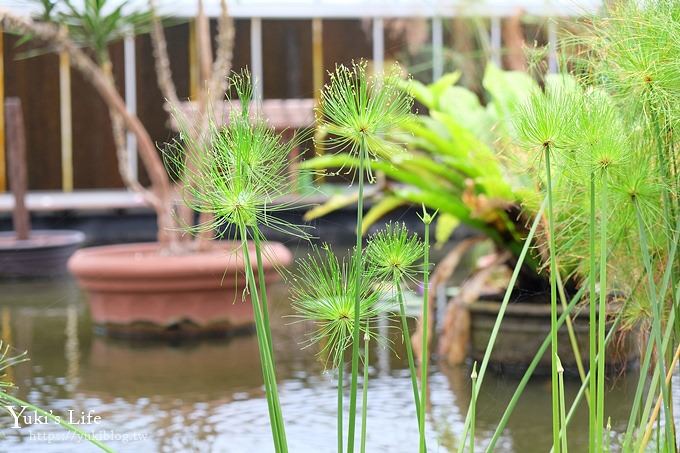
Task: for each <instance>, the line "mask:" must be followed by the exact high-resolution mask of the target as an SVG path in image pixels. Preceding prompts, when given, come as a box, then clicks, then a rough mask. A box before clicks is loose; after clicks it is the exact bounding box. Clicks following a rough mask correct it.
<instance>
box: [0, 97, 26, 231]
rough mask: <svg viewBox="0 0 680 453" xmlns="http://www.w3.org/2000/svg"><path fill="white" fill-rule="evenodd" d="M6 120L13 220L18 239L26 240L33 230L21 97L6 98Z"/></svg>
mask: <svg viewBox="0 0 680 453" xmlns="http://www.w3.org/2000/svg"><path fill="white" fill-rule="evenodd" d="M5 121H6V131H7V157H8V161H9V174H10V175H12V178H11V179H10V186H11V188H12V194H13V195H14V210H13V211H12V220H13V222H14V231H15V232H16V236H17V239H18V240H20V241H21V240H26V239H28V237H29V234H30V231H31V218H30V216H29V213H28V209H26V200H25V197H26V189H27V186H28V178H27V176H26V136H25V132H24V118H23V114H22V112H21V101H20V100H19V98H8V99H6V100H5Z"/></svg>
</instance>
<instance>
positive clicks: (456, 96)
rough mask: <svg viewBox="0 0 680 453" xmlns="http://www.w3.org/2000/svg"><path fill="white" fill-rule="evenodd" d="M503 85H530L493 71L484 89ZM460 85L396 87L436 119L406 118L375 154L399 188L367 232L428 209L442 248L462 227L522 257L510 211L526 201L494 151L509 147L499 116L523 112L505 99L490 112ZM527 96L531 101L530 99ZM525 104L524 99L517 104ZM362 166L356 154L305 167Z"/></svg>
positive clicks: (386, 195) (387, 192)
mask: <svg viewBox="0 0 680 453" xmlns="http://www.w3.org/2000/svg"><path fill="white" fill-rule="evenodd" d="M490 66H491V65H490ZM504 77H507V78H509V79H512V80H514V79H517V80H520V81H524V79H523V78H522V77H521V76H520V75H518V74H517V73H511V72H504V71H500V70H498V69H496V70H494V69H488V70H487V75H486V77H485V85H487V84H488V85H489V86H491V87H495V86H499V85H502V84H504V83H506V81H505V80H503V78H504ZM527 77H528V76H527ZM458 78H459V74H457V73H452V74H447V75H445V76H443V77H442V78H441V79H440V80H438V81H436V82H435V83H433V84H430V85H424V84H422V83H420V82H417V81H413V80H399V81H398V82H395V83H396V84H397V85H398V86H399V88H400V89H401V90H402V92H403V93H407V94H408V93H410V94H412V95H413V96H414V98H415V99H416V100H417V101H418V102H420V103H422V104H423V105H425V106H426V107H427V108H428V109H429V114H428V115H418V116H407V117H406V118H405V119H404V120H402V121H399V122H398V124H396V127H395V126H393V127H391V128H390V129H389V130H386V131H385V132H387V135H386V136H385V138H386V139H387V140H389V143H390V145H389V146H386V145H384V146H380V147H379V149H380V150H381V152H379V153H375V157H376V160H375V161H374V162H372V163H371V167H372V169H373V170H378V171H381V172H383V173H384V174H385V175H386V176H388V177H389V178H390V179H392V180H394V181H395V182H396V183H397V184H396V185H388V186H387V187H385V188H384V189H383V190H381V191H379V192H378V193H376V194H374V195H373V196H372V198H373V200H374V202H375V204H374V206H373V207H372V209H370V210H369V211H368V213H367V216H366V222H365V223H364V231H366V230H367V228H368V226H370V224H371V223H372V222H374V221H376V220H378V219H379V218H380V217H381V216H382V215H385V214H387V213H388V212H389V211H390V210H391V209H390V208H392V209H394V208H396V207H398V206H402V205H404V204H417V205H420V204H421V203H422V204H425V206H427V207H428V209H431V210H439V211H440V213H441V214H442V216H441V217H440V219H441V220H440V221H441V222H442V223H443V225H442V227H441V228H440V227H438V228H437V231H438V234H437V241H438V242H444V241H446V239H447V238H448V234H451V233H452V232H453V231H454V228H452V227H451V226H452V225H455V224H456V223H462V224H466V225H468V226H472V227H474V228H476V229H479V230H481V231H482V232H485V233H487V234H488V235H489V236H491V237H492V238H494V239H495V240H496V241H497V242H499V243H501V244H505V245H508V247H509V248H510V249H511V250H513V251H515V252H516V253H518V252H519V249H520V248H521V238H520V236H519V234H518V233H517V232H516V226H515V225H514V223H513V221H512V220H511V219H510V218H509V217H508V215H507V213H506V209H507V208H508V207H509V206H512V205H515V204H518V203H519V202H520V198H519V196H518V193H516V191H515V189H514V187H513V184H511V182H510V179H509V178H507V177H506V171H505V168H504V166H503V163H502V158H501V156H500V155H499V153H498V152H497V151H496V150H495V149H494V147H495V146H496V145H495V144H496V143H497V142H498V141H503V140H505V141H507V140H508V138H507V137H506V136H505V134H504V131H505V130H506V129H507V127H506V126H503V127H499V128H497V129H494V124H496V123H497V122H498V121H499V120H498V117H499V114H498V113H497V112H508V111H514V110H515V109H516V108H517V106H516V105H514V104H513V102H512V101H511V99H513V98H512V97H509V96H507V95H505V93H506V92H505V91H503V94H504V97H503V98H502V101H500V102H499V104H498V105H495V104H494V102H495V100H494V99H492V100H491V102H490V103H489V104H488V105H487V106H486V107H483V106H482V105H481V104H480V102H479V100H478V99H477V97H476V95H475V94H474V93H472V92H470V91H468V90H466V89H464V88H462V87H459V86H454V85H453V84H454V83H456V81H457V80H458ZM529 80H530V79H529ZM534 85H535V83H534ZM517 91H518V92H520V91H521V88H518V89H517ZM527 95H528V93H524V97H526V96H527ZM521 98H522V96H521V95H520V94H519V93H518V94H516V96H515V98H514V99H517V100H519V99H521ZM357 165H358V160H356V159H354V158H352V157H351V155H350V154H349V153H341V154H336V155H334V156H319V157H316V158H314V159H311V160H308V161H305V162H304V163H303V164H302V166H303V168H307V169H315V170H319V169H324V168H356V167H357ZM383 200H389V201H386V202H383ZM322 209H323V208H322ZM318 212H323V213H326V212H327V210H326V209H323V210H322V211H321V210H320V211H318Z"/></svg>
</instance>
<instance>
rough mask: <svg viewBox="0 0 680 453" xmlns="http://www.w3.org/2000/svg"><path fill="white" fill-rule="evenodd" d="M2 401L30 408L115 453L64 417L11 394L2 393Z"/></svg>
mask: <svg viewBox="0 0 680 453" xmlns="http://www.w3.org/2000/svg"><path fill="white" fill-rule="evenodd" d="M0 401H5V402H9V403H12V404H16V405H18V406H24V407H28V408H30V409H31V410H33V411H35V412H37V413H38V414H40V415H42V416H44V417H46V418H47V419H48V420H50V421H52V422H54V423H57V424H58V425H60V426H61V427H63V428H66V429H67V430H69V431H71V432H72V433H74V434H76V435H78V436H79V437H82V438H83V439H85V440H87V441H88V442H90V443H91V444H92V445H94V446H96V447H98V448H100V449H101V450H103V451H105V452H109V453H113V452H114V450H113V448H111V447H109V446H108V445H106V444H105V443H103V442H101V441H99V440H98V439H97V438H96V437H95V436H94V435H92V434H90V433H86V432H85V431H83V430H81V429H79V428H77V427H76V426H74V425H72V424H70V423H67V422H65V421H64V419H63V417H57V416H55V415H53V414H52V413H51V412H47V411H46V410H44V409H41V408H39V407H38V406H34V405H33V404H31V403H29V402H27V401H24V400H22V399H20V398H17V397H15V396H12V395H10V394H9V393H6V392H0Z"/></svg>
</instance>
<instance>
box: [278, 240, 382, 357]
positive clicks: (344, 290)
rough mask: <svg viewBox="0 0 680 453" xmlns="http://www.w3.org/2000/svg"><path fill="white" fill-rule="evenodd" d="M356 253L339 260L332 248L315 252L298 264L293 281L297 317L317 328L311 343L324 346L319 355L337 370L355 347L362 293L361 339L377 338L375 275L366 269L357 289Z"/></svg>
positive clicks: (378, 310)
mask: <svg viewBox="0 0 680 453" xmlns="http://www.w3.org/2000/svg"><path fill="white" fill-rule="evenodd" d="M355 256H356V254H355V253H352V254H351V255H350V257H349V258H347V259H340V258H338V257H337V256H336V255H335V253H333V251H332V250H331V249H330V247H329V246H327V245H325V246H323V247H322V248H321V249H319V248H317V247H314V249H313V250H312V251H311V253H309V255H307V257H306V258H303V259H301V260H299V261H298V263H297V267H298V270H297V272H296V274H295V275H293V276H292V277H291V278H290V284H291V294H292V296H291V297H292V305H293V309H294V310H295V312H296V316H297V317H299V318H302V319H304V320H308V321H311V322H312V323H313V324H314V326H315V327H314V331H313V333H312V334H311V335H310V337H309V340H308V343H309V345H311V344H316V343H319V344H321V345H322V346H321V351H320V352H319V355H320V356H321V357H323V358H324V361H325V364H326V365H328V361H330V362H331V364H332V367H333V368H337V367H338V366H341V364H342V361H343V354H344V352H345V351H346V350H347V349H348V348H350V347H351V346H352V329H353V327H354V304H355V301H356V295H357V291H358V292H359V301H360V311H359V329H360V331H361V333H362V335H361V336H360V337H363V336H364V335H369V336H370V337H372V338H374V337H376V334H375V333H374V332H373V330H372V329H370V325H369V324H370V321H371V320H372V319H373V318H375V317H376V316H377V315H378V314H379V313H380V311H381V308H380V301H379V295H378V293H377V292H376V291H375V288H374V286H373V285H374V282H375V278H374V275H373V273H372V272H371V271H370V270H369V269H368V268H367V267H366V266H364V267H363V268H362V269H360V270H359V271H360V272H362V274H363V278H362V279H361V287H360V288H356V272H357V268H356V262H355V259H356V258H355Z"/></svg>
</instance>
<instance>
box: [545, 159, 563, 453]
mask: <svg viewBox="0 0 680 453" xmlns="http://www.w3.org/2000/svg"><path fill="white" fill-rule="evenodd" d="M545 175H546V183H547V191H548V237H549V239H548V243H549V248H550V341H551V348H550V371H551V388H552V429H553V443H554V444H555V445H557V444H558V442H559V437H560V426H559V405H560V403H559V385H558V384H559V383H558V376H557V360H558V359H557V352H558V351H557V278H556V275H557V260H556V256H555V253H556V250H555V226H554V211H553V196H552V175H551V171H550V147H549V146H546V147H545ZM558 453H559V450H558Z"/></svg>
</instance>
